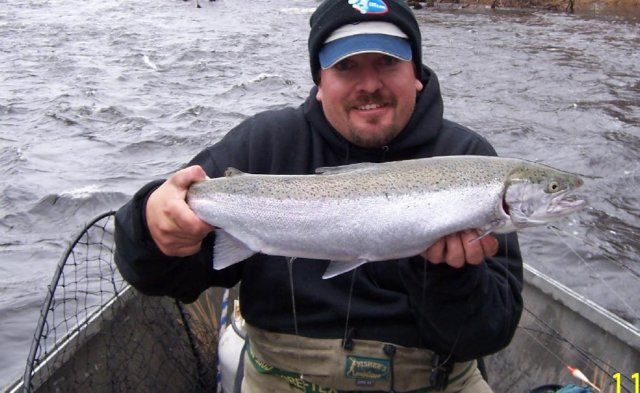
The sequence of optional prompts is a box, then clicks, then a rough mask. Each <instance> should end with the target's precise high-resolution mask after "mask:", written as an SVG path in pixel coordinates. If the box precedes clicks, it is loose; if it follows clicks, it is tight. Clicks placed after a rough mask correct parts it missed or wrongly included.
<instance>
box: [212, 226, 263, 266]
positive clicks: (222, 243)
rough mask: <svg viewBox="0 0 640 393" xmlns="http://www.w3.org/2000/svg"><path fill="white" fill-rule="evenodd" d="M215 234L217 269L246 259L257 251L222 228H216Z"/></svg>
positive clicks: (214, 251)
mask: <svg viewBox="0 0 640 393" xmlns="http://www.w3.org/2000/svg"><path fill="white" fill-rule="evenodd" d="M215 236H216V240H215V244H214V246H213V268H214V269H215V270H222V269H224V268H226V267H229V266H231V265H233V264H235V263H238V262H241V261H244V260H245V259H247V258H249V257H250V256H252V255H253V254H255V253H256V252H255V251H253V250H251V249H250V248H249V247H247V246H246V245H245V244H244V243H243V242H241V241H240V240H238V239H236V238H235V237H233V236H232V235H230V234H229V233H227V232H225V231H224V230H222V229H216V231H215Z"/></svg>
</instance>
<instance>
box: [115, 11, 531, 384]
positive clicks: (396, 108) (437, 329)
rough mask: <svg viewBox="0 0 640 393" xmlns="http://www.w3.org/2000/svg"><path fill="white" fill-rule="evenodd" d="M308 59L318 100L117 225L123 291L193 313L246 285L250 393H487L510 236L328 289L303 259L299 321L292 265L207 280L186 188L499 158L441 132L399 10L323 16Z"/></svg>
mask: <svg viewBox="0 0 640 393" xmlns="http://www.w3.org/2000/svg"><path fill="white" fill-rule="evenodd" d="M309 55H310V63H311V72H312V77H313V80H314V82H315V83H316V86H315V87H314V88H313V89H312V91H311V93H310V95H309V97H308V98H307V100H306V101H305V102H304V103H303V104H302V105H301V106H300V107H298V108H286V109H282V110H277V111H268V112H264V113H260V114H258V115H256V116H254V117H252V118H249V119H247V120H246V121H244V122H242V123H241V124H240V125H238V126H237V127H236V128H234V129H233V130H231V131H230V132H229V133H228V134H227V135H226V136H225V137H224V138H223V139H222V140H221V141H220V142H219V143H217V144H215V145H213V146H211V147H209V148H207V149H205V150H204V151H202V152H201V153H200V154H198V155H197V156H196V157H195V158H194V159H193V160H192V161H191V163H190V166H188V167H187V168H185V169H183V170H180V171H178V172H176V173H175V174H174V175H173V176H171V177H170V178H169V179H168V180H166V181H164V182H163V181H157V182H152V183H150V184H148V185H146V186H145V187H143V188H142V189H141V190H140V191H139V192H138V193H137V194H136V195H135V196H134V198H133V199H132V200H131V201H130V202H129V203H128V204H127V205H125V206H124V207H122V208H121V209H120V210H119V211H118V214H117V216H116V242H117V248H116V262H117V264H118V266H119V268H120V271H121V273H122V275H123V276H124V277H125V278H126V279H127V280H128V281H129V282H131V283H132V284H133V285H134V286H135V287H137V288H138V289H139V290H141V291H142V292H143V293H147V294H150V295H168V296H173V297H176V298H178V299H181V300H183V301H187V302H189V301H193V300H195V299H196V298H197V297H198V295H199V294H200V293H201V292H202V291H204V290H205V289H206V288H208V287H211V286H224V287H230V286H233V285H235V284H237V283H238V282H240V283H241V285H240V304H241V308H242V313H243V316H244V318H245V320H246V322H247V324H248V331H249V348H248V351H247V355H246V357H245V379H244V381H243V384H242V389H243V390H242V391H243V392H245V393H247V392H249V393H255V392H287V391H291V392H296V391H308V392H311V391H336V392H337V391H341V392H348V391H378V392H381V391H394V392H426V391H434V390H436V391H438V390H442V391H446V392H491V389H490V388H489V386H488V385H487V384H486V382H484V380H483V379H482V377H481V375H480V373H479V371H478V368H477V363H476V361H475V359H477V358H479V357H481V356H484V355H487V354H490V353H493V352H496V351H498V350H500V349H502V348H504V347H505V346H506V345H508V343H509V342H510V340H511V338H512V336H513V333H514V332H515V329H516V326H517V323H518V321H519V318H520V314H521V311H522V299H521V296H520V292H521V289H522V262H521V258H520V255H519V248H518V243H517V238H516V236H515V235H508V236H504V237H501V241H500V242H498V240H497V239H496V238H495V237H493V236H486V237H484V238H482V239H480V240H476V241H471V240H473V239H475V238H476V237H477V235H476V233H475V232H474V231H472V229H473V228H469V231H464V232H461V233H456V234H451V235H449V236H446V237H445V238H443V239H441V240H439V241H438V242H436V243H435V244H434V245H432V246H431V247H430V248H429V249H427V250H425V252H424V253H423V254H422V255H416V256H414V257H412V258H405V259H402V260H394V261H385V262H377V263H370V264H365V265H363V266H361V267H359V268H358V269H357V270H356V273H355V274H342V275H339V276H337V277H335V278H332V279H328V280H323V279H322V278H321V277H322V273H323V272H324V270H325V268H326V266H327V263H328V261H309V260H304V259H298V260H296V262H295V263H294V264H293V265H292V268H291V269H292V270H291V277H292V278H291V279H292V282H293V290H294V295H295V298H294V300H295V315H296V317H295V318H294V316H293V315H294V314H293V311H294V310H293V309H292V304H291V303H292V297H291V296H292V295H291V291H290V287H291V286H290V284H289V280H290V278H289V277H290V272H289V264H288V261H287V259H286V258H285V257H277V256H268V255H263V254H256V255H254V256H252V257H250V258H249V259H247V260H246V261H243V262H241V263H238V264H235V265H232V266H230V267H228V268H225V269H223V270H220V271H216V270H213V268H212V252H213V250H212V249H213V244H214V237H215V233H216V231H215V229H214V227H212V226H210V225H208V224H206V223H204V222H202V221H200V220H199V219H198V218H197V217H196V216H195V215H194V213H193V212H192V211H191V210H190V209H189V207H188V206H187V204H186V203H185V195H186V192H187V189H188V187H189V186H190V185H191V184H192V183H193V182H196V181H200V180H203V179H205V177H206V176H207V175H208V176H209V177H219V176H222V175H223V173H224V171H225V169H226V168H227V167H235V168H237V169H239V170H241V171H244V172H250V173H270V174H311V173H314V171H315V169H316V168H319V167H327V166H336V165H345V164H350V163H358V162H382V161H392V160H404V159H414V158H422V157H431V156H437V155H459V154H475V155H495V151H494V150H493V148H492V147H491V146H490V145H489V143H488V142H487V141H485V140H484V139H483V138H482V137H481V136H479V135H477V134H476V133H474V132H472V131H471V130H469V129H467V128H464V127H462V126H460V125H458V124H456V123H453V122H451V121H448V120H445V119H443V118H442V113H443V104H442V97H441V95H440V88H439V85H438V80H437V78H436V75H435V73H434V72H433V71H432V70H431V69H429V68H428V67H426V66H424V65H423V64H422V47H421V36H420V30H419V27H418V24H417V21H416V19H415V16H414V15H413V13H412V11H411V10H410V9H409V8H408V7H407V6H406V5H405V4H404V2H403V1H402V0H371V1H368V2H367V1H355V0H325V1H324V2H323V3H322V4H321V5H320V6H319V7H318V9H317V10H316V11H315V12H314V14H313V15H312V16H311V32H310V35H309ZM354 226H357V223H354ZM317 230H318V231H322V230H323V229H322V228H317ZM354 230H357V227H354ZM348 305H349V306H348Z"/></svg>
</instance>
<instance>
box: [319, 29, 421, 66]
mask: <svg viewBox="0 0 640 393" xmlns="http://www.w3.org/2000/svg"><path fill="white" fill-rule="evenodd" d="M361 53H382V54H385V55H389V56H392V57H395V58H397V59H400V60H404V61H409V60H411V45H410V44H409V40H408V37H407V35H406V34H405V33H403V32H402V30H400V29H399V28H398V27H397V26H396V25H394V24H392V23H389V22H376V21H373V22H361V23H353V24H348V25H344V26H342V27H339V28H338V29H336V30H334V31H333V33H331V35H330V36H329V37H328V38H327V39H326V41H325V42H324V45H323V46H322V48H321V49H320V52H319V53H318V56H319V60H320V67H322V69H327V68H331V67H333V66H334V65H335V64H336V63H338V62H339V61H341V60H343V59H345V58H347V57H349V56H353V55H357V54H361Z"/></svg>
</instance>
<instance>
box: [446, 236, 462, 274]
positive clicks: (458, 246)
mask: <svg viewBox="0 0 640 393" xmlns="http://www.w3.org/2000/svg"><path fill="white" fill-rule="evenodd" d="M446 240H447V249H446V261H447V264H448V265H450V266H453V267H455V268H459V267H462V266H464V263H465V260H466V256H465V248H464V243H463V241H462V238H461V236H460V235H459V234H457V233H454V234H453V235H448V236H447V237H446Z"/></svg>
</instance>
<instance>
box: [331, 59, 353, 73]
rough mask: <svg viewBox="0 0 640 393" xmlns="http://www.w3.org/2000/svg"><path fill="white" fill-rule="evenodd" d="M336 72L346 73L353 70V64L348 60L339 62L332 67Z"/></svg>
mask: <svg viewBox="0 0 640 393" xmlns="http://www.w3.org/2000/svg"><path fill="white" fill-rule="evenodd" d="M333 67H334V68H335V69H336V70H338V71H347V70H350V69H351V68H353V64H352V62H351V61H349V59H344V60H340V61H339V62H337V63H336V64H335V65H334V66H333Z"/></svg>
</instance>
